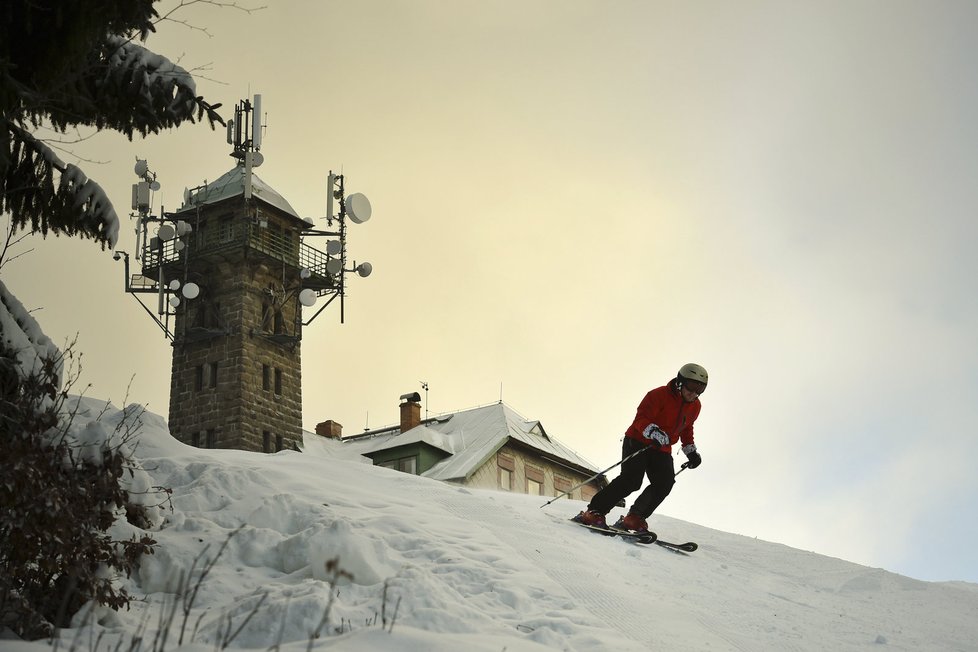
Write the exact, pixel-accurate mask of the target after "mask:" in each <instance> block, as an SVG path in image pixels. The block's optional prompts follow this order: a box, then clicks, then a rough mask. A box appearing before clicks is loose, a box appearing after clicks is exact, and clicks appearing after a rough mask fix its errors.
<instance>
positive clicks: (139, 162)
mask: <svg viewBox="0 0 978 652" xmlns="http://www.w3.org/2000/svg"><path fill="white" fill-rule="evenodd" d="M132 171H133V172H135V173H136V176H137V177H141V176H143V175H144V174H146V173H147V172H148V171H149V166H148V165H147V164H146V160H145V159H141V158H137V159H136V167H134V168H133V169H132Z"/></svg>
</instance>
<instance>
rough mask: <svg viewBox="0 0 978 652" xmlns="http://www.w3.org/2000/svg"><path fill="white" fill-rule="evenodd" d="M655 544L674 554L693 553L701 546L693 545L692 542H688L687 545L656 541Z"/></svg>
mask: <svg viewBox="0 0 978 652" xmlns="http://www.w3.org/2000/svg"><path fill="white" fill-rule="evenodd" d="M655 543H656V544H657V545H660V546H662V547H663V548H667V549H669V550H671V551H673V552H693V551H694V550H696V549H697V548H699V546H698V545H696V544H695V543H693V542H692V541H687V542H686V543H672V542H671V541H663V540H662V539H656V541H655Z"/></svg>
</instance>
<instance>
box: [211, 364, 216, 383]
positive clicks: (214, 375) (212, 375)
mask: <svg viewBox="0 0 978 652" xmlns="http://www.w3.org/2000/svg"><path fill="white" fill-rule="evenodd" d="M210 386H211V387H217V363H216V362H212V363H211V380H210Z"/></svg>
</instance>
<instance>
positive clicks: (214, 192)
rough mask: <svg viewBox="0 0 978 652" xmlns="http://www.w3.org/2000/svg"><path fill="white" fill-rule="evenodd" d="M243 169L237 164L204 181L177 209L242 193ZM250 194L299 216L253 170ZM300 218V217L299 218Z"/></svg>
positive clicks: (213, 201)
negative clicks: (215, 177) (212, 178)
mask: <svg viewBox="0 0 978 652" xmlns="http://www.w3.org/2000/svg"><path fill="white" fill-rule="evenodd" d="M244 182H245V169H244V166H243V165H237V166H235V167H234V168H233V169H231V170H229V171H228V172H226V173H224V174H223V175H221V176H220V177H218V178H217V179H215V180H214V181H211V182H210V183H206V184H205V185H204V187H203V188H201V189H200V190H198V191H196V192H194V193H193V194H192V195H191V196H190V201H189V202H184V204H183V205H182V206H180V208H179V210H178V211H177V212H180V211H184V210H187V209H190V208H193V207H195V206H202V205H206V204H216V203H217V202H219V201H224V200H225V199H230V198H231V197H238V196H240V195H243V194H244V185H245V184H244ZM251 194H252V196H253V197H254V198H255V199H260V200H261V201H263V202H265V203H266V204H268V205H269V206H273V207H275V208H277V209H279V210H281V211H285V212H286V213H288V214H289V215H291V216H293V217H295V218H299V214H298V213H296V212H295V209H294V208H292V206H291V205H290V204H289V202H288V201H286V200H285V197H283V196H282V195H280V194H278V192H276V191H275V190H274V189H273V188H272V187H271V186H270V185H268V184H267V183H265V182H264V181H262V180H261V179H260V178H258V175H257V174H255V173H254V172H252V173H251ZM299 219H301V218H299Z"/></svg>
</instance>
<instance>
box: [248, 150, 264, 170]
mask: <svg viewBox="0 0 978 652" xmlns="http://www.w3.org/2000/svg"><path fill="white" fill-rule="evenodd" d="M264 162H265V156H264V155H263V154H262V153H261V152H252V153H251V167H253V168H256V167H258V166H259V165H261V164H262V163H264Z"/></svg>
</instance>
